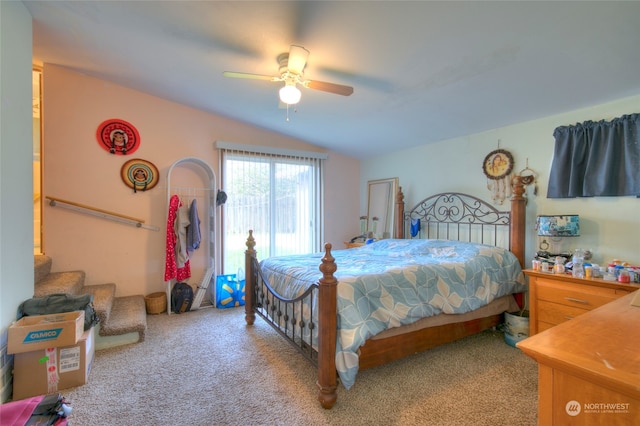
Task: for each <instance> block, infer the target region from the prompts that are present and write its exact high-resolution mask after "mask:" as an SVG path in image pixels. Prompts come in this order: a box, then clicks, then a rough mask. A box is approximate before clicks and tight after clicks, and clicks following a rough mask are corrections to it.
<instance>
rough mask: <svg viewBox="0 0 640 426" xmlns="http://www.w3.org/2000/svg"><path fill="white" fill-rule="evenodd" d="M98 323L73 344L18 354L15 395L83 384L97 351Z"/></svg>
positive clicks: (15, 369)
mask: <svg viewBox="0 0 640 426" xmlns="http://www.w3.org/2000/svg"><path fill="white" fill-rule="evenodd" d="M94 330H95V327H91V328H90V329H89V330H87V331H86V332H84V333H83V334H82V336H81V337H80V340H78V343H77V344H75V345H72V346H64V347H59V348H48V349H41V350H37V351H33V352H25V353H19V354H16V355H14V358H13V399H14V400H18V399H24V398H29V397H32V396H36V395H44V394H48V393H52V392H58V391H61V390H63V389H68V388H72V387H76V386H82V385H84V384H86V383H87V380H88V379H89V372H90V371H91V364H92V363H93V357H94V355H95V347H96V345H95V336H94Z"/></svg>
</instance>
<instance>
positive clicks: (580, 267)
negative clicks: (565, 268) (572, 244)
mask: <svg viewBox="0 0 640 426" xmlns="http://www.w3.org/2000/svg"><path fill="white" fill-rule="evenodd" d="M572 262H573V266H572V268H571V274H572V275H573V276H574V277H576V278H584V250H582V249H575V251H574V252H573V259H572Z"/></svg>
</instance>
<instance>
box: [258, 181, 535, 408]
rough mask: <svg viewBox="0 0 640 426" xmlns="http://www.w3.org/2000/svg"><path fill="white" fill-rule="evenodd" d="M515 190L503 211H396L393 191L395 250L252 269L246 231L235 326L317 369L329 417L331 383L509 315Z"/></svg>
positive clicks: (429, 206)
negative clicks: (273, 337) (272, 333)
mask: <svg viewBox="0 0 640 426" xmlns="http://www.w3.org/2000/svg"><path fill="white" fill-rule="evenodd" d="M525 184H526V182H524V181H523V179H521V178H519V177H515V178H514V180H513V192H512V193H513V196H512V199H511V210H510V211H499V210H497V209H496V208H495V207H493V206H492V205H490V204H488V203H486V202H484V201H482V200H481V199H479V198H476V197H474V196H471V195H467V194H461V193H441V194H436V195H433V196H430V197H427V198H425V199H424V200H422V201H421V202H419V203H418V204H416V206H415V207H414V208H412V209H411V210H409V211H405V210H404V199H403V194H402V189H401V188H400V190H399V192H398V195H397V199H396V204H395V205H396V215H395V217H396V218H397V220H396V236H397V237H398V238H397V239H389V240H382V241H379V242H376V243H373V244H370V245H366V246H364V247H361V248H355V249H339V250H332V246H331V244H325V250H324V252H322V253H313V254H308V255H294V256H282V257H273V258H268V259H264V260H262V261H258V259H257V254H256V251H255V246H256V241H255V240H254V238H253V233H252V231H249V237H248V239H247V243H246V244H247V250H246V265H245V266H246V271H247V273H246V287H245V290H246V294H245V320H246V322H247V324H248V325H252V324H253V323H254V322H255V318H256V315H257V316H260V317H261V318H262V319H263V320H264V321H266V322H267V323H268V324H270V325H271V326H272V327H273V328H274V329H275V330H276V331H277V332H278V333H279V334H280V335H282V336H283V337H284V338H286V339H287V341H289V342H290V343H291V344H292V345H293V346H294V347H295V348H296V349H298V351H299V352H300V353H301V354H302V355H303V356H305V357H306V358H307V359H308V360H309V361H310V362H311V363H312V364H313V365H314V366H316V367H317V371H318V375H317V386H318V389H319V391H318V400H319V401H320V404H321V405H322V406H323V407H324V408H327V409H329V408H331V407H333V405H334V404H335V402H336V400H337V392H336V390H337V386H338V381H340V382H341V383H342V384H343V385H344V386H345V388H347V389H348V388H350V387H351V386H352V385H353V384H354V382H355V377H356V374H357V372H358V371H361V370H364V369H367V368H372V367H376V366H379V365H382V364H385V363H388V362H391V361H394V360H397V359H400V358H402V357H405V356H408V355H411V354H415V353H417V352H420V351H424V350H427V349H430V348H432V347H435V346H437V345H441V344H444V343H447V342H451V341H453V340H456V339H460V338H462V337H466V336H469V335H471V334H475V333H479V332H481V331H483V330H486V329H489V328H491V327H495V326H496V325H498V324H499V323H500V322H501V321H502V314H503V313H504V312H505V311H513V310H516V309H518V304H519V303H521V301H519V300H518V299H517V298H516V297H514V295H520V296H521V293H522V292H523V291H524V290H525V282H524V276H523V274H522V270H521V267H522V266H523V257H524V230H525V202H526V199H525V198H524V197H523V194H524V185H525ZM418 224H419V230H417V229H418ZM405 235H406V236H407V238H406V239H405V238H404V236H405Z"/></svg>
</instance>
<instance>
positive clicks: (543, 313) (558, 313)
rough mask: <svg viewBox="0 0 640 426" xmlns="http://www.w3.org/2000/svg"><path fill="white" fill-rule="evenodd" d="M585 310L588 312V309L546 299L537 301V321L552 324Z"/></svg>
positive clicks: (571, 317)
mask: <svg viewBox="0 0 640 426" xmlns="http://www.w3.org/2000/svg"><path fill="white" fill-rule="evenodd" d="M586 312H589V310H588V309H584V308H576V307H575V306H567V305H562V304H559V303H553V302H548V301H546V300H540V301H538V321H541V322H545V323H548V324H552V325H558V324H561V323H563V322H565V321H567V320H570V319H573V318H575V317H577V316H578V315H582V314H584V313H586Z"/></svg>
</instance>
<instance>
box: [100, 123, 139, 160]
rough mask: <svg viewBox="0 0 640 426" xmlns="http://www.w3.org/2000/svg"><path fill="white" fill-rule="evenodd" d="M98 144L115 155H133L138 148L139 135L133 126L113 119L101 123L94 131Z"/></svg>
mask: <svg viewBox="0 0 640 426" xmlns="http://www.w3.org/2000/svg"><path fill="white" fill-rule="evenodd" d="M96 137H97V139H98V144H100V146H101V147H102V148H104V149H105V150H106V151H107V152H110V153H111V154H115V155H129V154H133V153H134V152H135V151H136V150H137V149H138V147H139V146H140V134H139V133H138V130H137V129H136V128H135V127H134V126H133V124H131V123H128V122H126V121H124V120H120V119H117V118H113V119H110V120H106V121H103V122H102V123H100V125H99V126H98V130H97V131H96Z"/></svg>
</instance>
